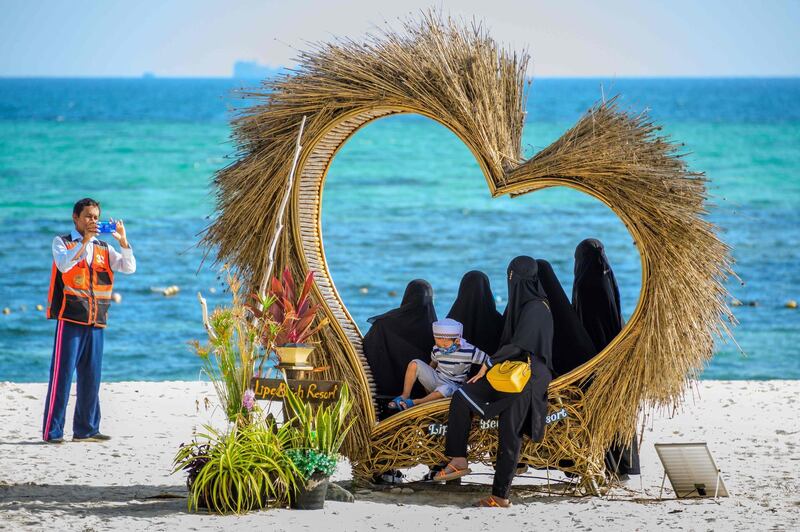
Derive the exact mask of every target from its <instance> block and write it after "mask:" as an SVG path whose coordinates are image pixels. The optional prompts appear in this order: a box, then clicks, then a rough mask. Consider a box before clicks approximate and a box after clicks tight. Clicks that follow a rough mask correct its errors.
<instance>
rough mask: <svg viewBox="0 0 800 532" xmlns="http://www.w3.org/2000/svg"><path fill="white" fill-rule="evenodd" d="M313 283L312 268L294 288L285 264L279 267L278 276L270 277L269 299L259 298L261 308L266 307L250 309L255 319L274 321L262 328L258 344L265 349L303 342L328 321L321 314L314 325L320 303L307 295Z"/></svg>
mask: <svg viewBox="0 0 800 532" xmlns="http://www.w3.org/2000/svg"><path fill="white" fill-rule="evenodd" d="M313 284H314V272H313V271H309V272H308V274H307V275H306V278H305V281H304V282H303V285H302V286H301V287H300V290H299V291H298V290H297V286H296V284H295V282H294V278H293V277H292V274H291V272H290V271H289V268H286V269H285V270H283V274H282V275H281V278H280V279H278V278H276V277H273V278H272V279H271V281H270V289H269V293H268V296H267V297H270V298H272V300H271V301H268V302H263V301H262V302H261V304H262V305H261V308H264V309H266V310H265V311H264V312H261V310H260V309H253V312H254V314H255V315H256V317H257V318H258V319H264V318H265V317H266V318H268V321H269V322H271V323H272V324H274V329H272V330H269V331H267V330H264V333H265V334H266V337H265V338H264V340H265V341H262V344H263V345H264V346H265V347H267V349H270V348H272V347H273V346H283V345H287V344H301V343H304V342H305V341H306V340H308V339H309V338H310V337H311V336H313V335H314V334H316V333H317V332H319V331H320V329H322V328H323V327H324V326H325V325H326V324H327V323H328V319H327V318H323V319H322V320H320V321H319V323H318V324H317V325H316V326H314V318H315V317H316V315H317V313H318V312H319V310H320V309H321V308H322V306H321V305H319V304H317V303H314V302H313V301H312V299H311V287H312V286H313ZM273 333H274V334H273Z"/></svg>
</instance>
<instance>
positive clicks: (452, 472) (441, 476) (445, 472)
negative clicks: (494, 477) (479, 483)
mask: <svg viewBox="0 0 800 532" xmlns="http://www.w3.org/2000/svg"><path fill="white" fill-rule="evenodd" d="M470 473H472V469H470V468H469V467H465V468H464V469H459V468H457V467H456V466H454V465H453V464H447V465H446V466H444V469H442V470H441V471H439V472H438V473H436V476H435V477H433V480H435V481H436V482H447V481H449V480H455V479H457V478H461V477H464V476H467V475H469V474H470Z"/></svg>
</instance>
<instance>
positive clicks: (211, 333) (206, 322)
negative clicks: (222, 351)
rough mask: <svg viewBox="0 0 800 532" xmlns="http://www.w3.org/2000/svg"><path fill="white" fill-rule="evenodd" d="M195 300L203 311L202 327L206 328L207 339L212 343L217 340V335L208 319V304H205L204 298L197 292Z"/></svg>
mask: <svg viewBox="0 0 800 532" xmlns="http://www.w3.org/2000/svg"><path fill="white" fill-rule="evenodd" d="M197 300H198V301H199V302H200V309H201V310H202V311H203V326H204V327H205V328H206V332H207V333H208V337H209V339H211V340H212V341H214V340H216V339H217V333H215V332H214V328H213V327H211V322H210V321H209V319H208V304H206V298H204V297H203V294H201V293H200V292H197Z"/></svg>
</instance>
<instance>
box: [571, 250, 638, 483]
mask: <svg viewBox="0 0 800 532" xmlns="http://www.w3.org/2000/svg"><path fill="white" fill-rule="evenodd" d="M572 305H573V307H574V308H575V311H576V312H577V313H578V316H579V317H580V319H581V322H582V323H583V325H584V327H585V328H586V331H587V332H588V333H589V336H590V337H591V338H592V341H593V343H594V345H595V347H596V348H597V352H598V353H599V352H600V351H602V350H603V349H605V348H606V346H607V345H608V344H609V343H611V341H612V340H613V339H614V338H616V336H617V335H618V334H619V333H620V331H622V326H623V324H624V322H623V320H622V309H621V307H620V298H619V286H618V285H617V280H616V278H615V277H614V271H613V270H612V269H611V264H609V262H608V257H606V253H605V249H604V247H603V243H602V242H600V241H599V240H597V239H594V238H588V239H586V240H584V241H583V242H581V243H580V244H578V247H577V248H576V249H575V280H574V283H573V285H572ZM605 461H606V469H608V470H609V471H610V472H613V473H616V474H617V475H638V474H639V472H640V469H639V451H638V442H637V438H636V435H634V437H633V441H631V443H630V445H612V446H611V448H610V449H609V450H608V451H606V460H605Z"/></svg>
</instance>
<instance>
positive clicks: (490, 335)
mask: <svg viewBox="0 0 800 532" xmlns="http://www.w3.org/2000/svg"><path fill="white" fill-rule="evenodd" d="M447 317H448V318H452V319H454V320H456V321H458V322H460V323H461V324H463V326H464V333H463V337H464V338H466V339H467V340H468V341H469V342H470V343H471V344H472V345H474V346H476V347H477V348H478V349H480V350H481V351H484V352H486V353H494V352H495V351H497V344H498V343H499V342H500V335H501V334H502V333H503V315H502V314H500V313H499V312H497V303H495V300H494V294H492V287H491V286H490V284H489V277H488V276H487V275H486V274H485V273H483V272H481V271H477V270H472V271H470V272H467V273H465V274H464V277H462V278H461V284H460V285H459V287H458V296H457V297H456V300H455V301H454V302H453V306H452V307H450V312H448V313H447Z"/></svg>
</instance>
